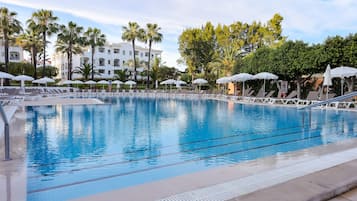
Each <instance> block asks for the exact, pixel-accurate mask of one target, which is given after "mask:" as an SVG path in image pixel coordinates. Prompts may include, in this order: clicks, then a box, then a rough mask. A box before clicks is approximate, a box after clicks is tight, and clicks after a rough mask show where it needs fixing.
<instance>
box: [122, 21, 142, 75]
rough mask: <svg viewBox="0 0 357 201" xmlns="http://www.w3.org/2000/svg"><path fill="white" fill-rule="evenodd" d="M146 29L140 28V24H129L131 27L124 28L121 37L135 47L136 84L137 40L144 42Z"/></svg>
mask: <svg viewBox="0 0 357 201" xmlns="http://www.w3.org/2000/svg"><path fill="white" fill-rule="evenodd" d="M144 32H145V31H144V29H142V28H140V26H139V25H138V23H136V22H129V26H128V27H126V26H123V34H122V36H121V38H122V39H123V40H124V41H129V42H131V44H132V46H133V56H134V58H133V61H134V80H135V82H136V81H137V80H136V66H137V65H136V58H135V40H136V39H138V40H140V41H144V40H145V38H144V35H145V34H144Z"/></svg>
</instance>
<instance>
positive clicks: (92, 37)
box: [84, 27, 106, 80]
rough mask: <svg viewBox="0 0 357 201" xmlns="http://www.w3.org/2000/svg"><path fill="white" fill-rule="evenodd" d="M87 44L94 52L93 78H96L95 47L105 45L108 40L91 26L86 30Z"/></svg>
mask: <svg viewBox="0 0 357 201" xmlns="http://www.w3.org/2000/svg"><path fill="white" fill-rule="evenodd" d="M84 36H85V44H86V45H89V46H90V47H91V53H92V63H91V65H92V80H93V79H94V54H95V47H97V46H103V45H104V44H105V42H106V38H105V35H104V34H102V32H101V31H100V30H99V29H97V28H91V27H89V28H88V30H87V31H86V32H84Z"/></svg>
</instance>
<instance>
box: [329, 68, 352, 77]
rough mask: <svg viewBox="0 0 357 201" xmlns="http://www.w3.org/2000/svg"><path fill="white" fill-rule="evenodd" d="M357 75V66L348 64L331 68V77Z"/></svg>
mask: <svg viewBox="0 0 357 201" xmlns="http://www.w3.org/2000/svg"><path fill="white" fill-rule="evenodd" d="M356 75H357V68H352V67H348V66H341V67H337V68H334V69H331V78H336V77H339V78H345V77H352V76H356Z"/></svg>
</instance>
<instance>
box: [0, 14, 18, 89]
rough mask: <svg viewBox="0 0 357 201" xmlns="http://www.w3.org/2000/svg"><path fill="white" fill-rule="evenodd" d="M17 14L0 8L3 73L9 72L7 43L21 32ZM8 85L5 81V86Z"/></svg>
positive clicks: (7, 81)
mask: <svg viewBox="0 0 357 201" xmlns="http://www.w3.org/2000/svg"><path fill="white" fill-rule="evenodd" d="M16 17H17V13H16V12H12V11H9V10H8V9H7V8H5V7H1V8H0V39H2V40H3V41H4V52H5V72H9V41H10V40H11V39H12V37H13V36H14V35H15V34H18V33H20V31H21V30H22V28H21V24H20V21H19V20H17V19H16ZM8 84H9V80H8V79H6V82H5V85H8Z"/></svg>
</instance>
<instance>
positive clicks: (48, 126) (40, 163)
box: [26, 98, 357, 201]
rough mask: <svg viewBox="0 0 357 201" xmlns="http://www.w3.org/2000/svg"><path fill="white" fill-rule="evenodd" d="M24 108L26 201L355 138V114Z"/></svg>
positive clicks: (136, 104)
mask: <svg viewBox="0 0 357 201" xmlns="http://www.w3.org/2000/svg"><path fill="white" fill-rule="evenodd" d="M104 101H105V102H106V103H107V104H105V105H80V106H38V107H28V108H27V115H28V118H27V121H26V132H27V149H28V151H27V167H28V174H27V194H28V200H30V201H39V200H41V201H42V200H44V201H47V200H51V201H56V200H67V199H73V198H78V197H82V196H88V195H92V194H95V193H99V192H105V191H110V190H114V189H119V188H124V187H129V186H133V185H137V184H142V183H146V182H151V181H155V180H160V179H165V178H169V177H173V176H177V175H182V174H187V173H192V172H196V171H200V170H205V169H208V168H212V167H217V166H222V165H227V164H232V163H238V162H241V161H247V160H253V159H256V158H260V157H265V156H271V155H274V154H278V153H281V152H288V151H294V150H299V149H304V148H309V147H314V146H319V145H323V144H327V143H332V142H336V141H340V140H344V139H349V138H353V137H356V135H357V134H356V132H355V131H356V130H357V122H356V117H357V113H355V112H343V111H339V112H337V111H323V110H313V111H312V113H311V121H310V118H309V113H307V112H303V111H299V110H297V109H296V108H285V107H273V106H256V105H241V104H233V103H229V102H220V101H214V100H168V99H144V98H106V99H105V100H104Z"/></svg>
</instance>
